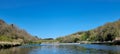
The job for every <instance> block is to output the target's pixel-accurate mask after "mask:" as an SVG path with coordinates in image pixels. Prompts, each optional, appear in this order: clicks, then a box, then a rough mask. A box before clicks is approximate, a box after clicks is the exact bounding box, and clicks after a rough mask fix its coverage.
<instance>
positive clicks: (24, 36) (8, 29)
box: [0, 20, 39, 43]
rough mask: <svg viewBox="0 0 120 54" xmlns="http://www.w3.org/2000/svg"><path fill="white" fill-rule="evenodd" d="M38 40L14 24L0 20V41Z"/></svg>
mask: <svg viewBox="0 0 120 54" xmlns="http://www.w3.org/2000/svg"><path fill="white" fill-rule="evenodd" d="M37 40H39V39H38V38H37V37H36V36H35V37H33V36H32V35H30V34H29V33H27V32H26V31H25V30H24V29H19V28H18V27H17V26H15V25H14V24H7V23H6V22H4V21H3V20H0V41H19V42H21V43H29V42H32V41H37Z"/></svg>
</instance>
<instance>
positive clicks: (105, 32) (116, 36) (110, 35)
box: [57, 20, 120, 42]
mask: <svg viewBox="0 0 120 54" xmlns="http://www.w3.org/2000/svg"><path fill="white" fill-rule="evenodd" d="M57 40H58V41H59V42H79V41H100V42H103V41H114V40H120V20H118V21H115V22H109V23H106V24H105V25H103V26H100V27H98V28H96V29H92V30H89V31H82V32H77V33H74V34H71V35H68V36H65V37H59V38H57Z"/></svg>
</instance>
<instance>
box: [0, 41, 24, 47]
mask: <svg viewBox="0 0 120 54" xmlns="http://www.w3.org/2000/svg"><path fill="white" fill-rule="evenodd" d="M20 45H22V44H21V43H19V42H0V48H10V47H15V46H20Z"/></svg>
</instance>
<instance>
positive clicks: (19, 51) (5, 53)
mask: <svg viewBox="0 0 120 54" xmlns="http://www.w3.org/2000/svg"><path fill="white" fill-rule="evenodd" d="M37 48H40V47H37V46H36V47H35V46H33V47H32V46H31V47H30V46H29V47H24V46H23V47H13V48H8V49H0V54H29V52H31V51H32V50H34V49H37Z"/></svg>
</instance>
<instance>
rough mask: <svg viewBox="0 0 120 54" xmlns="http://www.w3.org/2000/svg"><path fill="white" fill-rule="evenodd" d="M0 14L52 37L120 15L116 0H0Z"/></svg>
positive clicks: (119, 4)
mask: <svg viewBox="0 0 120 54" xmlns="http://www.w3.org/2000/svg"><path fill="white" fill-rule="evenodd" d="M0 18H1V19H3V20H5V21H6V22H7V23H9V24H11V23H13V24H16V25H17V26H18V27H19V28H22V29H25V30H26V31H27V32H29V33H30V34H32V35H37V36H39V37H41V38H56V37H59V36H65V35H69V34H72V33H75V32H78V31H85V30H90V29H94V28H97V27H98V26H101V25H103V24H105V23H106V22H113V21H116V20H118V19H119V18H120V1H119V0H0Z"/></svg>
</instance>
